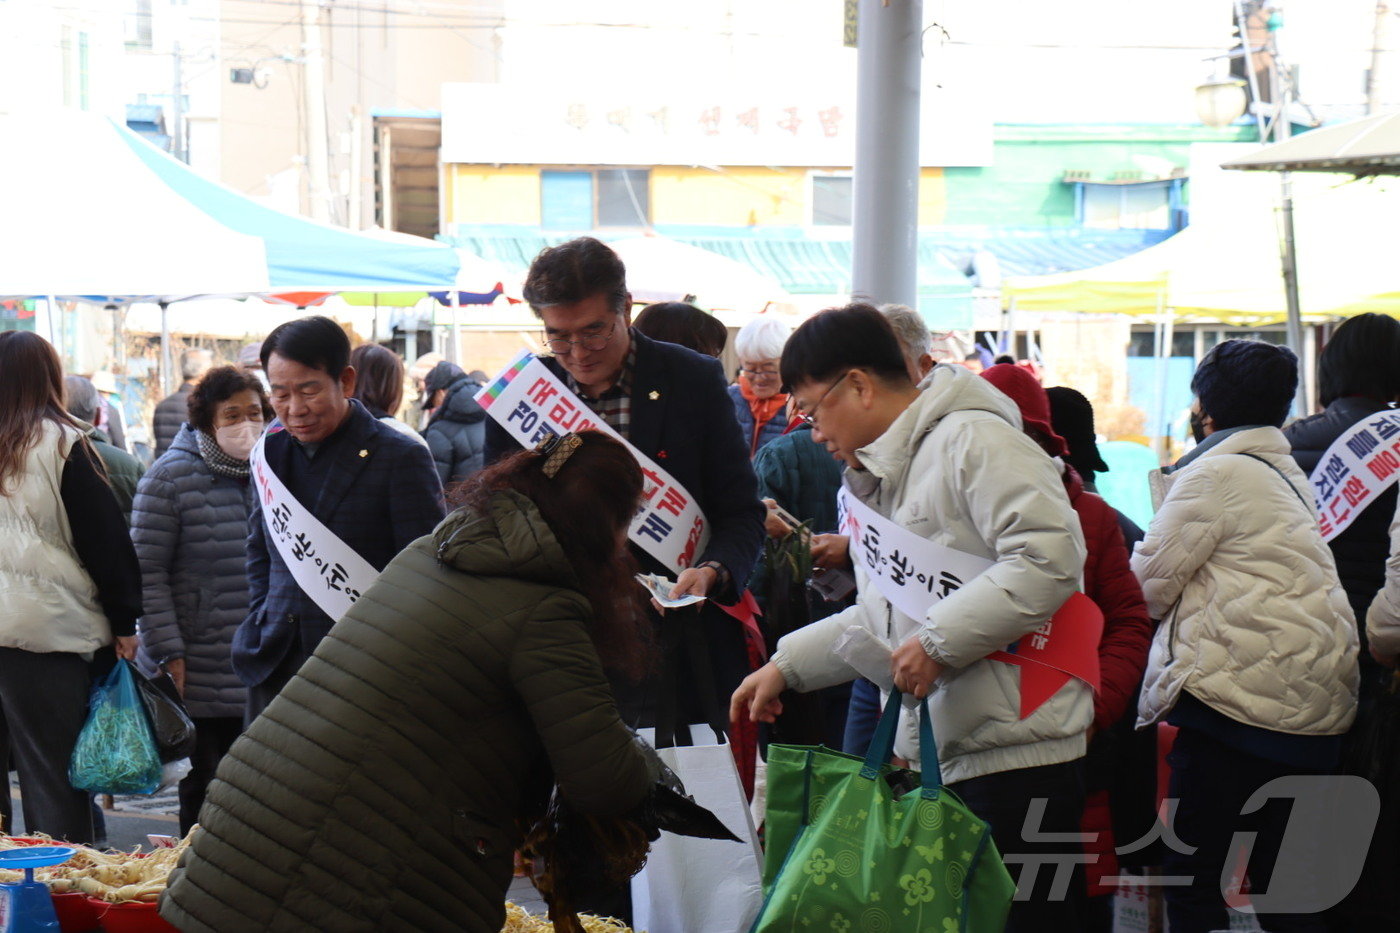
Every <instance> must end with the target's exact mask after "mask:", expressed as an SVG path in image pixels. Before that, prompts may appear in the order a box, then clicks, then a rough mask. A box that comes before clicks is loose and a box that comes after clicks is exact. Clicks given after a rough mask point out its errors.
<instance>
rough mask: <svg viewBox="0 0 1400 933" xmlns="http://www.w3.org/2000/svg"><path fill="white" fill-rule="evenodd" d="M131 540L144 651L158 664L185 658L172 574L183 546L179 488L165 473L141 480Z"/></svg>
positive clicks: (159, 470) (154, 472)
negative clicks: (136, 566)
mask: <svg viewBox="0 0 1400 933" xmlns="http://www.w3.org/2000/svg"><path fill="white" fill-rule="evenodd" d="M131 540H132V542H133V543H134V544H135V545H136V557H137V560H138V561H139V562H140V564H141V602H142V606H143V608H144V614H143V615H142V616H141V626H140V635H141V647H143V648H144V649H145V650H146V653H147V654H148V655H150V656H151V658H152V659H154V660H155V661H156V662H157V663H164V662H165V661H169V660H172V659H174V658H182V657H184V656H185V640H184V637H183V636H182V635H181V634H180V625H179V620H178V619H177V618H176V616H175V602H174V598H173V597H172V595H171V589H170V573H171V568H172V567H173V566H174V565H175V554H176V553H177V551H178V549H179V547H180V516H179V515H178V514H176V493H175V484H174V483H173V482H171V480H170V477H169V475H168V474H167V473H166V471H165V470H164V468H162V467H159V466H157V467H155V468H153V469H152V470H151V472H149V473H147V474H146V475H145V476H144V477H142V478H141V482H140V483H139V484H138V485H137V487H136V499H135V500H134V501H133V503H132V507H131Z"/></svg>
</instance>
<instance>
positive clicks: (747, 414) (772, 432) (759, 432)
mask: <svg viewBox="0 0 1400 933" xmlns="http://www.w3.org/2000/svg"><path fill="white" fill-rule="evenodd" d="M729 398H730V400H731V401H732V402H733V403H734V419H735V420H736V421H738V422H739V429H740V430H742V431H743V432H744V442H745V443H747V444H748V445H749V448H750V449H751V450H753V452H754V455H755V456H757V455H758V453H759V452H760V451H761V450H763V448H764V447H766V446H767V445H768V444H769V443H771V442H772V441H775V440H777V439H778V438H780V437H782V436H783V432H784V431H786V430H787V426H788V419H787V412H785V411H783V410H782V409H778V411H777V412H775V413H774V414H773V417H771V418H769V419H768V420H767V421H765V422H763V424H760V425H758V427H757V428H755V427H754V423H753V422H754V418H753V409H752V408H750V407H749V400H748V399H746V398H744V390H743V389H740V388H739V387H738V386H737V385H731V386H729Z"/></svg>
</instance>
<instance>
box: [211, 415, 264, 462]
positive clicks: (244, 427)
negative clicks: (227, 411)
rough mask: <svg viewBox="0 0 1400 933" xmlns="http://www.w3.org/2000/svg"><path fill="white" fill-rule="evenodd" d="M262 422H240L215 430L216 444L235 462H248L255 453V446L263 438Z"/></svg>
mask: <svg viewBox="0 0 1400 933" xmlns="http://www.w3.org/2000/svg"><path fill="white" fill-rule="evenodd" d="M262 431H263V425H262V422H261V421H240V422H238V424H231V425H228V426H227V427H223V428H215V429H214V442H215V443H216V444H218V445H219V449H220V450H222V451H223V452H224V453H226V454H228V455H229V456H230V457H232V458H233V459H235V460H247V459H248V455H249V454H251V453H252V452H253V445H254V444H256V443H257V442H258V438H259V437H261V436H262Z"/></svg>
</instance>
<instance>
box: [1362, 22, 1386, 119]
mask: <svg viewBox="0 0 1400 933" xmlns="http://www.w3.org/2000/svg"><path fill="white" fill-rule="evenodd" d="M1389 33H1390V7H1389V5H1388V4H1387V3H1386V0H1376V23H1375V26H1374V27H1373V29H1372V33H1371V68H1370V70H1369V71H1368V72H1367V73H1366V115H1367V116H1371V115H1372V114H1375V113H1379V112H1380V109H1381V105H1382V104H1383V103H1384V100H1382V97H1383V95H1384V94H1385V85H1384V78H1385V56H1386V54H1387V53H1388V52H1389V51H1390V49H1389V43H1388V42H1387V39H1388V38H1389Z"/></svg>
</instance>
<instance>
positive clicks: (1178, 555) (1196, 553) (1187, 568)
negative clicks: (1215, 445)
mask: <svg viewBox="0 0 1400 933" xmlns="http://www.w3.org/2000/svg"><path fill="white" fill-rule="evenodd" d="M1216 485H1217V480H1216V477H1215V474H1214V472H1213V471H1211V470H1209V469H1202V466H1201V465H1198V466H1197V467H1196V468H1195V469H1193V470H1190V471H1188V472H1185V473H1183V474H1181V475H1180V476H1179V477H1177V479H1176V481H1175V482H1173V483H1172V485H1171V489H1170V490H1169V491H1168V492H1167V495H1166V498H1165V499H1164V500H1163V501H1162V507H1161V508H1160V509H1158V511H1157V514H1156V515H1155V516H1153V518H1152V525H1151V526H1150V527H1149V528H1148V529H1147V535H1146V536H1145V537H1144V538H1143V539H1142V543H1141V544H1139V545H1138V547H1137V550H1136V551H1135V552H1134V553H1133V559H1132V567H1133V573H1134V574H1136V575H1137V578H1138V581H1139V582H1141V583H1142V595H1143V597H1144V598H1145V599H1146V600H1147V614H1148V615H1149V616H1150V617H1151V618H1153V619H1163V618H1166V615H1167V613H1168V612H1170V611H1171V608H1172V606H1173V605H1174V604H1175V603H1176V601H1177V599H1179V598H1180V597H1181V592H1182V590H1184V589H1185V588H1186V584H1187V582H1189V581H1190V579H1191V577H1192V576H1193V575H1194V574H1195V573H1196V571H1197V570H1198V569H1200V567H1201V565H1202V564H1204V563H1205V562H1206V561H1207V560H1209V559H1210V555H1211V554H1212V553H1214V551H1215V546H1216V543H1217V542H1218V541H1219V540H1220V534H1221V529H1220V526H1219V520H1220V515H1221V510H1220V507H1219V500H1218V493H1219V490H1218V489H1215V488H1214V487H1215V486H1216Z"/></svg>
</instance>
